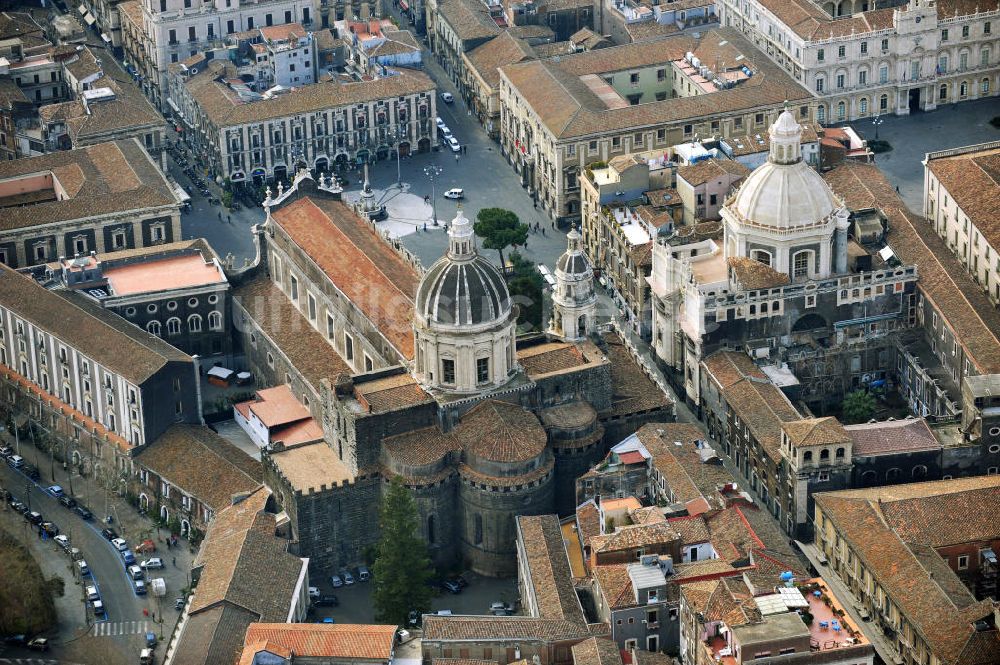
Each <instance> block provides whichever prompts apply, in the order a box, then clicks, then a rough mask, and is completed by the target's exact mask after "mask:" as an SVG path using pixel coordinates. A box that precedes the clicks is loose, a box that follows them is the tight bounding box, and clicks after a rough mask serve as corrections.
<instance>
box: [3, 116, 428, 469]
mask: <svg viewBox="0 0 1000 665" xmlns="http://www.w3.org/2000/svg"><path fill="white" fill-rule="evenodd" d="M434 122H435V123H437V126H438V129H444V128H445V127H447V126H448V125H446V124H444V120H442V119H441V116H438V117H436V118H434ZM7 450H10V449H9V448H8V449H7Z"/></svg>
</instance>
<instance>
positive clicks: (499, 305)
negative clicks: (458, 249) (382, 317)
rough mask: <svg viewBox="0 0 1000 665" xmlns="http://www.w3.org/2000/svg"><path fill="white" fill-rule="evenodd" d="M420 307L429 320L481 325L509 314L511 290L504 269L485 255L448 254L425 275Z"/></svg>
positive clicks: (420, 294) (418, 297) (419, 294)
mask: <svg viewBox="0 0 1000 665" xmlns="http://www.w3.org/2000/svg"><path fill="white" fill-rule="evenodd" d="M416 311H417V312H418V313H419V314H420V315H422V316H423V317H424V319H425V320H426V321H427V322H428V323H440V324H444V325H479V324H483V323H490V322H492V321H497V320H499V319H502V318H506V317H507V315H508V314H509V312H510V292H509V291H508V290H507V283H506V282H505V281H504V279H503V276H502V275H501V274H500V271H499V270H497V268H496V266H494V265H493V263H492V262H490V261H489V260H488V259H486V258H485V257H482V256H479V255H478V254H474V255H473V256H471V257H470V258H468V259H465V260H455V259H453V258H452V257H450V256H445V257H442V258H440V259H438V260H437V262H436V263H435V264H434V265H432V266H431V267H430V270H428V271H427V273H426V274H425V275H424V277H423V279H422V280H421V282H420V287H419V288H418V289H417V302H416Z"/></svg>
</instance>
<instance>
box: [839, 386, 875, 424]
mask: <svg viewBox="0 0 1000 665" xmlns="http://www.w3.org/2000/svg"><path fill="white" fill-rule="evenodd" d="M842 408H843V417H844V421H845V422H847V423H848V424H857V423H865V422H868V420H869V419H871V417H872V415H873V414H874V413H875V397H874V396H873V395H872V394H871V393H868V392H865V391H864V390H855V391H854V392H852V393H848V394H847V396H846V397H845V398H844V403H843V407H842Z"/></svg>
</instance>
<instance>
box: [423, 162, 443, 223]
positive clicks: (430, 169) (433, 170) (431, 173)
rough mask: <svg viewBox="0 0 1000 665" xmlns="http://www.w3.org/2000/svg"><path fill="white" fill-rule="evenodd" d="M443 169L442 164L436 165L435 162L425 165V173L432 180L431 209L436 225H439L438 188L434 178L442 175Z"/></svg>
mask: <svg viewBox="0 0 1000 665" xmlns="http://www.w3.org/2000/svg"><path fill="white" fill-rule="evenodd" d="M443 170H444V169H442V168H441V167H440V166H435V165H434V164H430V165H428V166H425V167H424V175H425V176H427V177H428V178H429V179H430V181H431V209H432V210H433V221H434V226H437V225H438V213H437V190H436V189H435V188H434V179H435V178H437V177H438V176H439V175H441V172H442V171H443Z"/></svg>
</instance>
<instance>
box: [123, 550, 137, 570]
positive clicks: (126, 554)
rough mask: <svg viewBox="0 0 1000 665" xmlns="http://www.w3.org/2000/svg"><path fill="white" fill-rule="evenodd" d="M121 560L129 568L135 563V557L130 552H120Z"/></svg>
mask: <svg viewBox="0 0 1000 665" xmlns="http://www.w3.org/2000/svg"><path fill="white" fill-rule="evenodd" d="M122 560H124V561H125V565H126V566H131V565H132V564H133V563H135V555H134V554H132V552H131V551H129V550H125V551H123V552H122Z"/></svg>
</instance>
